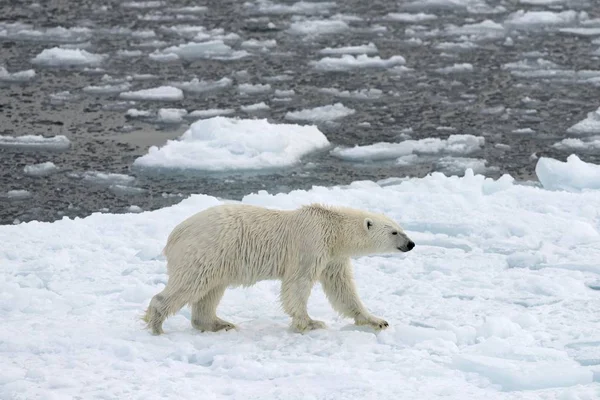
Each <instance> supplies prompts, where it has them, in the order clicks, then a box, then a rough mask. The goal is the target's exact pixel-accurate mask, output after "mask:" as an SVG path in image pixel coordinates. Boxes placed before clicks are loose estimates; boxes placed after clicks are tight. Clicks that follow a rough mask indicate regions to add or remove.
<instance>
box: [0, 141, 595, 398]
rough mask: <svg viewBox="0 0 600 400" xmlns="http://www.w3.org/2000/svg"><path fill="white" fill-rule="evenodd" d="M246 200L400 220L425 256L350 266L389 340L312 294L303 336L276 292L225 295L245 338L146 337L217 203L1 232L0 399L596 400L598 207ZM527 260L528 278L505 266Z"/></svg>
mask: <svg viewBox="0 0 600 400" xmlns="http://www.w3.org/2000/svg"><path fill="white" fill-rule="evenodd" d="M260 131H262V129H261V130H259V132H260ZM285 131H287V130H286V129H284V130H283V132H285ZM220 136H222V135H220ZM267 142H268V141H267ZM194 159H196V158H194ZM165 195H166V196H168V194H165ZM242 201H243V203H246V204H256V205H262V206H267V207H273V208H278V209H293V208H296V207H299V206H300V205H303V204H308V203H311V202H321V203H325V204H339V205H347V206H352V207H357V208H362V209H368V210H372V211H376V212H383V213H385V214H387V215H389V216H390V217H392V218H394V219H396V220H398V221H399V222H400V223H401V224H402V225H403V226H404V227H405V229H406V231H407V232H408V234H409V235H410V236H411V238H412V239H413V240H415V242H416V243H417V247H416V248H415V250H413V251H412V252H411V253H408V254H405V255H391V256H373V257H361V258H357V259H355V260H353V262H354V264H355V267H354V275H355V279H356V286H357V290H358V292H359V293H360V296H361V298H362V300H363V302H364V303H365V305H366V307H367V308H368V309H369V310H370V311H371V312H372V313H374V314H375V315H378V316H381V317H383V318H385V319H386V320H387V321H388V322H389V323H390V327H389V328H388V329H387V330H386V331H383V332H379V333H377V332H374V331H373V330H371V329H368V328H364V327H356V326H354V325H353V321H352V320H351V319H348V318H342V317H339V316H338V315H337V314H336V313H335V312H334V311H333V310H332V308H331V306H330V305H329V303H328V301H327V299H326V297H325V295H324V293H323V290H322V288H321V287H320V285H319V284H317V285H316V286H315V288H314V289H313V292H312V295H311V297H310V300H309V307H308V309H309V313H310V315H311V316H312V317H313V318H315V319H320V320H323V321H325V322H326V323H327V325H328V328H327V329H326V330H322V331H315V332H310V333H308V334H305V335H301V334H296V333H293V332H291V331H290V330H289V328H288V326H289V322H290V319H289V318H288V317H287V315H285V313H284V312H283V310H282V308H281V306H280V305H279V302H278V297H279V289H280V283H279V282H261V283H259V284H257V285H256V286H253V287H250V288H232V289H228V290H227V291H226V292H225V296H224V298H223V301H222V302H221V304H220V306H219V309H218V311H217V313H218V314H219V316H220V317H222V318H223V319H226V320H229V321H232V322H233V323H235V324H236V325H237V326H238V329H237V330H233V331H229V332H220V333H201V332H198V331H195V330H194V329H193V328H192V327H191V324H190V309H189V307H187V306H186V307H185V308H184V309H183V310H182V311H181V312H180V313H178V314H177V315H176V316H173V317H172V318H171V319H169V320H168V321H167V322H166V323H165V327H164V328H165V332H166V333H165V335H164V336H160V337H153V336H151V335H150V334H149V333H148V332H147V331H146V330H144V329H143V323H142V321H140V316H141V315H142V313H143V310H144V309H145V308H146V306H147V305H148V302H149V300H150V298H151V297H152V296H153V295H154V294H156V293H158V292H159V291H160V290H162V289H163V288H164V284H165V283H166V281H167V274H166V267H165V264H166V262H165V260H164V258H163V256H162V255H161V251H162V248H163V247H164V244H165V241H166V238H167V235H168V234H169V232H170V231H171V230H172V229H173V227H174V226H175V225H176V224H178V223H179V222H180V221H182V220H183V219H185V218H187V217H189V216H190V215H192V214H194V213H196V212H198V211H201V210H203V209H205V208H207V207H210V206H213V205H216V204H220V203H221V201H220V200H218V199H216V198H213V197H210V196H205V195H196V196H191V197H190V198H187V199H185V200H183V201H182V202H181V203H179V204H177V205H175V206H172V207H168V208H164V209H160V210H156V211H147V212H144V213H128V214H119V215H114V214H100V213H97V214H93V215H91V216H89V217H87V218H82V219H81V218H77V219H73V220H71V219H63V220H59V221H57V222H54V223H40V222H30V223H22V224H19V225H15V226H0V242H1V243H2V250H1V251H0V265H2V274H0V286H1V288H2V291H1V294H0V318H1V320H2V329H1V330H0V343H1V344H2V345H1V350H2V357H0V370H1V371H2V374H0V375H1V378H0V398H3V399H4V398H6V399H15V398H21V399H36V398H48V397H49V396H51V397H54V398H61V399H62V398H65V399H67V398H74V397H79V398H82V399H92V398H107V399H124V398H132V399H137V398H140V399H148V400H154V399H164V398H173V399H175V398H177V399H191V398H201V399H212V400H215V399H224V398H228V399H231V400H247V399H266V400H284V399H285V400H290V399H291V400H300V399H318V400H324V399H332V400H333V399H336V400H337V399H344V400H359V399H360V400H364V399H378V400H398V399H423V400H436V399H449V400H466V399H473V400H479V399H486V400H540V399H544V400H596V399H597V398H598V392H599V390H600V384H599V383H598V382H597V380H598V379H597V367H596V368H595V367H594V366H590V365H581V363H579V362H576V361H575V359H574V357H575V355H574V354H573V351H574V350H577V349H578V348H580V349H581V351H585V352H586V353H588V354H594V353H595V354H597V352H598V349H599V348H600V337H599V335H598V332H599V331H600V322H599V321H598V318H597V316H598V309H599V307H600V299H599V298H598V292H597V291H595V290H592V289H590V287H588V286H587V285H586V282H591V281H597V279H598V274H599V273H600V269H598V267H597V265H598V259H599V257H600V238H599V236H598V235H599V234H598V229H599V228H598V227H600V214H598V212H597V210H598V204H599V203H600V192H599V191H597V190H596V191H587V192H578V193H568V192H552V191H548V190H545V189H543V188H537V187H529V186H521V185H517V184H515V183H514V182H513V181H512V180H511V179H509V178H508V177H506V176H505V177H503V178H501V179H500V180H496V181H494V180H492V179H489V178H487V179H486V178H484V177H483V176H480V175H473V174H466V176H465V177H463V178H458V177H445V176H443V175H442V174H437V173H436V174H432V175H430V176H427V177H425V178H422V179H405V180H400V179H396V180H388V181H387V182H382V183H381V184H377V183H374V182H355V183H353V184H351V185H348V186H344V187H333V188H324V187H314V188H313V189H312V190H310V191H303V190H295V191H293V192H291V193H289V194H283V193H282V194H277V195H273V194H269V193H266V192H262V191H261V192H259V193H255V194H251V195H248V196H245V197H244V198H243V200H242ZM132 203H133V202H132ZM129 204H131V203H129ZM132 211H133V210H132ZM573 225H574V226H575V229H571V226H573ZM583 227H585V229H581V228H583ZM515 254H518V255H520V259H521V263H520V264H519V266H517V265H516V264H513V265H514V267H512V268H509V263H508V260H509V259H512V260H514V259H515V257H514V255H515ZM527 256H529V257H527ZM575 266H579V267H580V268H581V267H586V266H587V267H593V266H595V267H596V269H595V270H591V269H588V270H583V269H579V270H573V269H569V268H568V267H575ZM595 373H596V374H595ZM167 375H168V379H166V377H167Z"/></svg>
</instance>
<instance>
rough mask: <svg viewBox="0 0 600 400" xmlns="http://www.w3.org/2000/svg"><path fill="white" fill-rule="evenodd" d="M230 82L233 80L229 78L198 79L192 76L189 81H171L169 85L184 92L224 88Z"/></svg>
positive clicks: (229, 84)
mask: <svg viewBox="0 0 600 400" xmlns="http://www.w3.org/2000/svg"><path fill="white" fill-rule="evenodd" d="M232 83H233V81H232V80H231V79H229V78H221V79H219V80H218V81H201V80H198V78H194V79H192V80H191V81H189V82H171V85H173V86H175V87H178V88H179V89H182V90H184V91H186V92H192V93H204V92H210V91H213V90H221V89H225V88H227V87H229V86H231V84H232Z"/></svg>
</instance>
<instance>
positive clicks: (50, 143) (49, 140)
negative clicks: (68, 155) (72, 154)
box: [0, 135, 71, 150]
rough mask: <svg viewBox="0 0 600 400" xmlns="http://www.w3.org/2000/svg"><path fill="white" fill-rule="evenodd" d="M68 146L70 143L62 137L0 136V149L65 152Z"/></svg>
mask: <svg viewBox="0 0 600 400" xmlns="http://www.w3.org/2000/svg"><path fill="white" fill-rule="evenodd" d="M70 145H71V141H70V140H69V139H68V138H67V137H66V136H63V135H58V136H52V137H44V136H41V135H24V136H8V135H0V148H2V147H20V148H30V149H38V150H66V149H68V148H69V146H70Z"/></svg>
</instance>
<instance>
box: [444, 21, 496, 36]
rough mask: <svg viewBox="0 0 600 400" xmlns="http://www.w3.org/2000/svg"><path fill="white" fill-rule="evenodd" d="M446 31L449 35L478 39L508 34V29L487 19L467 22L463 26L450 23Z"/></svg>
mask: <svg viewBox="0 0 600 400" xmlns="http://www.w3.org/2000/svg"><path fill="white" fill-rule="evenodd" d="M445 33H446V34H447V35H452V36H462V37H464V38H468V39H470V40H474V41H477V40H488V39H498V38H502V37H504V35H505V34H506V31H505V28H504V26H502V25H501V24H499V23H497V22H494V21H492V20H489V19H486V20H485V21H482V22H477V23H473V24H465V25H462V26H454V25H450V26H449V27H447V28H446V29H445Z"/></svg>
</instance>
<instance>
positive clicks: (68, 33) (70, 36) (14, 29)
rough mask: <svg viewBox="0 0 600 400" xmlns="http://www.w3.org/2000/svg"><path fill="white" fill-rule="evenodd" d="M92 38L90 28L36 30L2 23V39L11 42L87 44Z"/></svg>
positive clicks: (0, 31)
mask: <svg viewBox="0 0 600 400" xmlns="http://www.w3.org/2000/svg"><path fill="white" fill-rule="evenodd" d="M91 37H92V31H91V30H90V29H89V28H84V27H73V28H64V27H62V26H57V27H53V28H38V29H36V28H34V27H33V26H32V25H28V24H22V23H20V22H16V23H3V22H0V38H2V39H9V40H26V41H33V42H55V43H73V42H85V41H86V40H89V39H90V38H91Z"/></svg>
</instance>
